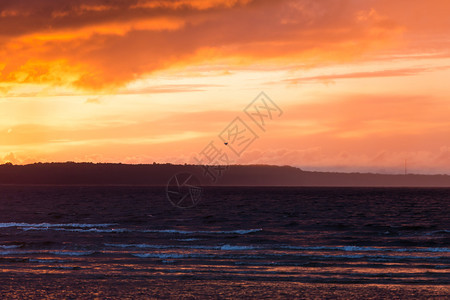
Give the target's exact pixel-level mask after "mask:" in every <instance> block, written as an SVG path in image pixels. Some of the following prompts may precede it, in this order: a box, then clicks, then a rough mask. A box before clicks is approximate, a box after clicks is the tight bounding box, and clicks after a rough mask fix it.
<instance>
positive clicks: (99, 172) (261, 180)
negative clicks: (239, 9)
mask: <svg viewBox="0 0 450 300" xmlns="http://www.w3.org/2000/svg"><path fill="white" fill-rule="evenodd" d="M204 171H205V169H204V167H202V166H196V165H174V164H140V165H129V164H111V163H97V164H96V163H73V162H66V163H35V164H29V165H12V164H4V165H0V184H61V185H71V184H76V185H151V186H164V185H166V184H167V182H168V180H169V179H170V178H171V177H172V176H173V175H174V174H177V173H182V172H189V173H193V174H195V175H196V176H197V177H198V178H199V179H200V181H201V182H202V185H217V186H343V187H344V186H348V187H351V186H353V187H363V186H365V187H450V176H449V175H415V174H408V175H385V174H371V173H331V172H311V171H303V170H301V169H299V168H294V167H290V166H269V165H232V166H229V167H228V169H227V170H225V171H223V173H222V176H221V177H219V178H218V179H217V181H216V182H211V181H210V180H209V177H208V176H207V175H204Z"/></svg>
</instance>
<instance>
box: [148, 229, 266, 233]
mask: <svg viewBox="0 0 450 300" xmlns="http://www.w3.org/2000/svg"><path fill="white" fill-rule="evenodd" d="M261 230H262V229H261V228H258V229H238V230H223V231H204V230H199V231H189V230H176V229H162V230H145V231H144V232H155V233H158V232H160V233H175V234H249V233H254V232H258V231H261Z"/></svg>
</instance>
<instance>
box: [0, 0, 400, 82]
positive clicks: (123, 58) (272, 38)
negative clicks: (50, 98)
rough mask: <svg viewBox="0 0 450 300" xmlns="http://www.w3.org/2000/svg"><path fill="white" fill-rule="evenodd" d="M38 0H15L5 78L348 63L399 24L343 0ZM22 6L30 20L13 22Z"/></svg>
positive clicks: (5, 25) (93, 78)
mask: <svg viewBox="0 0 450 300" xmlns="http://www.w3.org/2000/svg"><path fill="white" fill-rule="evenodd" d="M344 2H346V1H344ZM27 3H28V2H27ZM29 4H30V5H29V6H26V7H25V6H23V5H20V4H10V5H9V6H10V7H9V8H8V9H9V10H14V11H16V10H17V11H19V12H20V13H19V15H17V16H16V15H8V16H5V17H2V18H0V28H2V29H0V34H2V35H3V39H2V41H1V44H2V48H3V51H1V52H2V53H1V54H2V55H1V57H2V58H3V59H2V60H3V61H1V63H2V64H5V65H6V67H5V68H4V70H3V71H2V74H1V76H0V81H3V82H7V81H16V80H17V81H19V82H23V81H24V80H25V81H26V82H42V80H43V78H46V81H47V82H48V83H50V84H58V85H60V84H61V82H60V80H58V78H62V81H64V82H65V83H66V84H67V85H72V86H76V87H81V88H90V89H103V88H107V87H117V86H121V85H124V84H125V83H127V82H130V81H132V80H135V79H136V78H139V77H140V76H142V75H145V74H149V73H152V72H154V71H156V70H161V69H166V68H170V67H172V66H177V65H183V64H211V63H214V62H218V61H221V60H226V61H228V62H232V63H233V64H237V65H242V64H250V65H251V64H257V63H258V62H264V61H267V60H279V61H284V62H288V61H292V60H294V61H297V62H300V61H302V62H304V61H311V62H321V63H323V62H327V61H328V62H332V61H343V60H349V59H352V58H354V57H358V56H360V55H361V54H362V53H365V52H366V51H370V50H373V49H376V48H379V47H380V46H381V45H385V44H386V43H387V42H388V41H389V40H390V39H391V38H392V37H393V36H395V34H397V33H398V30H399V27H398V26H397V25H395V22H394V21H390V20H389V18H388V17H381V16H380V15H379V14H378V13H377V12H376V11H375V10H374V9H373V8H371V9H368V8H367V11H368V12H367V13H366V12H365V10H364V9H361V8H360V7H351V6H344V9H343V7H341V5H342V1H337V0H330V1H324V2H311V1H306V0H304V1H293V0H283V1H272V2H269V1H249V0H246V1H243V0H241V1H238V0H233V1H231V0H228V1H227V0H215V1H197V0H190V1H189V0H180V1H139V2H138V3H133V2H128V1H117V2H107V1H99V0H98V1H89V2H85V3H84V2H83V1H81V3H80V1H76V2H75V1H69V2H68V3H66V2H64V4H62V3H59V2H57V3H55V2H53V1H51V2H50V1H47V2H45V5H42V6H41V5H39V6H38V5H36V4H34V2H31V1H29ZM5 9H6V8H5ZM9 10H8V11H9ZM23 14H27V15H28V17H27V19H26V20H27V21H26V22H23V23H22V24H21V26H18V27H14V26H13V24H15V21H17V19H18V18H21V20H23ZM44 20H45V21H44ZM36 24H38V25H36ZM205 50H207V53H209V55H207V56H205V53H206V52H205ZM44 64H48V65H49V66H53V67H52V68H50V67H45V68H46V69H45V68H43V67H41V66H42V65H44ZM57 65H58V66H59V67H56V66H57ZM30 66H36V69H37V70H32V69H30ZM55 68H56V70H55ZM45 73H47V74H45Z"/></svg>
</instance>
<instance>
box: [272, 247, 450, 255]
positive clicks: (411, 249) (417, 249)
mask: <svg viewBox="0 0 450 300" xmlns="http://www.w3.org/2000/svg"><path fill="white" fill-rule="evenodd" d="M280 248H282V249H290V250H324V251H347V252H366V251H389V252H443V253H446V252H450V248H445V247H442V248H437V247H434V248H383V247H362V246H280Z"/></svg>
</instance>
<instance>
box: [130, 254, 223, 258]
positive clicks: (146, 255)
mask: <svg viewBox="0 0 450 300" xmlns="http://www.w3.org/2000/svg"><path fill="white" fill-rule="evenodd" d="M132 255H133V256H136V257H140V258H160V259H177V258H210V257H214V255H211V254H198V253H186V254H180V253H133V254H132Z"/></svg>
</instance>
